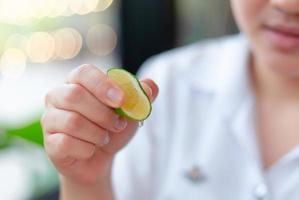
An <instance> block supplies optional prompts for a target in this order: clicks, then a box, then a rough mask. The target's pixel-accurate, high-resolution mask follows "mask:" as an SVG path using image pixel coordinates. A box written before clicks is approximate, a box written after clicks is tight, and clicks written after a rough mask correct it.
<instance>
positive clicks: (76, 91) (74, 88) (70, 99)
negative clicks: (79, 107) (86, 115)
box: [64, 84, 84, 103]
mask: <svg viewBox="0 0 299 200" xmlns="http://www.w3.org/2000/svg"><path fill="white" fill-rule="evenodd" d="M69 86H70V87H69V89H68V90H67V91H66V92H65V94H64V101H65V102H66V103H76V102H78V101H80V100H81V99H82V96H83V95H84V89H83V87H81V86H79V85H76V84H73V85H69Z"/></svg>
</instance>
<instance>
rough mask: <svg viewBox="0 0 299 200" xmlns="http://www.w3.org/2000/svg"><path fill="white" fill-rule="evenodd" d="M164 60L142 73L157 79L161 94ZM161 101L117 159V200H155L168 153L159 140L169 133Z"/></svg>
mask: <svg viewBox="0 0 299 200" xmlns="http://www.w3.org/2000/svg"><path fill="white" fill-rule="evenodd" d="M160 60H161V59H160ZM160 60H159V59H154V60H153V61H148V62H147V63H146V64H145V65H144V66H143V67H142V69H141V77H147V78H151V79H153V80H154V81H155V82H156V83H157V84H158V85H159V87H160V94H161V92H162V93H163V89H162V88H163V87H161V86H162V85H163V84H164V83H163V81H164V82H165V80H164V76H163V75H162V74H161V72H162V71H164V70H162V68H163V67H162V65H163V63H161V61H160ZM162 60H163V59H162ZM164 65H165V64H164ZM161 67H162V68H161ZM161 89H162V91H161ZM163 96H165V95H163ZM160 97H161V96H160ZM160 97H159V98H158V99H157V100H156V102H155V103H154V104H153V112H152V114H151V116H150V117H149V118H148V119H147V120H146V121H145V123H144V126H143V127H141V128H140V129H139V130H138V132H137V133H136V135H135V137H134V138H133V139H132V141H131V142H130V143H129V144H128V145H127V146H126V147H125V148H124V149H123V150H122V151H121V152H119V153H118V155H117V156H116V159H115V161H114V165H113V173H112V174H113V175H112V176H113V188H114V192H115V196H116V199H117V200H152V199H155V197H154V196H155V195H156V194H157V191H156V190H157V189H158V188H157V187H158V185H157V183H159V182H160V180H159V177H160V176H159V174H160V173H161V170H160V168H161V162H163V161H162V159H163V153H162V151H164V150H163V149H161V147H162V146H163V145H161V144H160V143H161V141H163V140H161V138H159V137H160V136H159V135H161V132H162V131H163V129H164V130H165V124H164V123H163V120H161V117H163V114H164V113H165V112H164V111H163V110H161V109H160V108H158V107H161V106H163V105H159V104H160V101H161V100H163V97H161V98H160ZM162 135H163V134H162Z"/></svg>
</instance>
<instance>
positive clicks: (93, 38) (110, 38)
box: [86, 24, 117, 56]
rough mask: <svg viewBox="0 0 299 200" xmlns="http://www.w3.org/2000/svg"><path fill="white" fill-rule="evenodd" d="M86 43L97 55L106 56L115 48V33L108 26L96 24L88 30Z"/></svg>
mask: <svg viewBox="0 0 299 200" xmlns="http://www.w3.org/2000/svg"><path fill="white" fill-rule="evenodd" d="M86 43H87V46H88V48H89V50H90V51H91V52H92V53H94V54H96V55H98V56H106V55H108V54H110V53H111V52H112V51H113V50H114V49H115V47H116V44H117V35H116V33H115V31H114V30H113V29H112V28H111V27H110V26H108V25H105V24H96V25H94V26H92V27H91V28H90V29H89V30H88V33H87V36H86Z"/></svg>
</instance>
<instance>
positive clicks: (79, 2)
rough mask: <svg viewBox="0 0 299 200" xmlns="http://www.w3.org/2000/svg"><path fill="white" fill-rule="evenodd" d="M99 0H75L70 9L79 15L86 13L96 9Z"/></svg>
mask: <svg viewBox="0 0 299 200" xmlns="http://www.w3.org/2000/svg"><path fill="white" fill-rule="evenodd" d="M98 2H99V0H73V1H72V2H71V4H70V9H71V10H72V11H73V12H74V13H76V14H79V15H86V14H87V13H90V12H92V11H94V10H95V9H96V7H97V5H98Z"/></svg>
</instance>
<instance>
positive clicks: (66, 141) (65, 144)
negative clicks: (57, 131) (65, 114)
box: [56, 135, 72, 152]
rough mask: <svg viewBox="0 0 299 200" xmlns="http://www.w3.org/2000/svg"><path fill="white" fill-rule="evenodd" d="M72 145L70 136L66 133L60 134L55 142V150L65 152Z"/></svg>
mask: <svg viewBox="0 0 299 200" xmlns="http://www.w3.org/2000/svg"><path fill="white" fill-rule="evenodd" d="M71 147H72V141H71V138H69V137H67V136H66V135H62V136H61V139H60V140H59V141H58V142H57V144H56V152H66V151H68V150H70V149H71Z"/></svg>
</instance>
